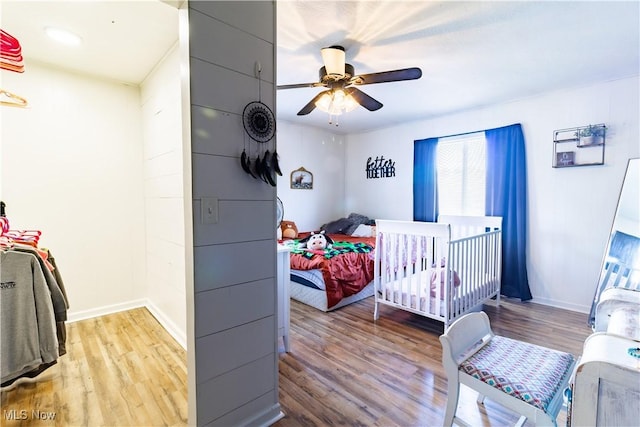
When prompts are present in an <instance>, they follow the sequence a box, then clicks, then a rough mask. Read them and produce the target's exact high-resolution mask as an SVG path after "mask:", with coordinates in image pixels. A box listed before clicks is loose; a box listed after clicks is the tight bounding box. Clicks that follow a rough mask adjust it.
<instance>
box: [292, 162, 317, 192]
mask: <svg viewBox="0 0 640 427" xmlns="http://www.w3.org/2000/svg"><path fill="white" fill-rule="evenodd" d="M291 188H293V189H294V190H312V189H313V174H312V173H311V172H309V171H308V170H306V169H305V168H303V167H302V166H301V167H300V168H298V169H296V170H294V171H293V172H291Z"/></svg>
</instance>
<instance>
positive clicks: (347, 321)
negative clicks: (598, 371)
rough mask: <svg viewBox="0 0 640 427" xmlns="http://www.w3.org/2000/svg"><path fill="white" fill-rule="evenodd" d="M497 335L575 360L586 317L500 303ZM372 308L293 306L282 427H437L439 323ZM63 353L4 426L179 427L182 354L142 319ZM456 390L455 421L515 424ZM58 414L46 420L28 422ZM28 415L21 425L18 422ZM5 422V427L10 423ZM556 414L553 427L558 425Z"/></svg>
mask: <svg viewBox="0 0 640 427" xmlns="http://www.w3.org/2000/svg"><path fill="white" fill-rule="evenodd" d="M485 311H486V312H487V313H488V314H489V317H490V318H491V322H492V327H493V329H494V332H496V333H497V334H500V335H504V336H509V337H512V338H517V339H521V340H523V341H527V342H531V343H534V344H539V345H544V346H547V347H551V348H555V349H558V350H563V351H568V352H571V353H573V354H576V355H577V354H580V353H581V351H582V342H583V341H584V339H585V338H586V337H587V336H588V335H589V333H590V329H589V328H588V327H587V325H586V314H580V313H574V312H570V311H565V310H560V309H555V308H552V307H547V306H542V305H537V304H532V303H520V302H518V301H505V300H504V299H503V300H502V303H501V305H500V307H497V308H496V307H495V306H493V305H486V306H485ZM372 317H373V298H368V299H366V300H364V301H361V302H358V303H355V304H352V305H350V306H347V307H344V308H342V309H340V310H337V311H335V312H331V313H323V312H320V311H318V310H316V309H314V308H312V307H309V306H306V305H304V304H301V303H299V302H297V301H293V300H292V301H291V336H290V341H291V352H290V353H284V346H283V344H282V342H280V353H279V359H280V362H279V363H280V377H279V378H280V402H281V404H282V407H283V411H284V412H285V417H284V418H283V419H281V420H280V421H278V422H277V423H276V424H275V426H276V427H290V426H328V425H344V426H385V427H386V426H389V427H391V426H403V427H405V426H437V425H440V424H441V423H442V419H443V417H444V408H445V405H446V378H445V376H444V372H443V370H442V366H441V361H440V359H441V347H440V342H439V341H438V336H439V335H440V333H441V332H442V329H441V328H442V326H441V324H439V323H437V322H433V321H430V320H428V319H425V318H422V317H419V316H416V315H413V314H410V313H407V312H404V311H400V310H393V309H391V308H389V307H382V309H381V317H380V319H379V320H378V321H377V322H375V323H374V322H373V320H372ZM67 330H68V337H67V351H68V353H67V354H66V355H64V356H62V357H61V358H60V360H59V362H58V364H57V365H55V366H53V367H51V368H49V369H48V370H46V371H45V372H43V373H42V374H41V375H40V376H38V377H37V378H36V381H35V382H33V383H29V384H19V385H17V386H16V387H15V388H13V389H11V390H8V391H4V390H3V391H2V393H1V403H2V418H1V425H2V426H33V425H42V426H53V425H55V426H88V427H97V426H156V425H186V424H187V389H186V379H187V372H186V355H185V351H184V350H183V349H182V348H181V347H180V346H179V345H178V344H177V343H176V342H175V341H174V340H173V339H172V338H171V336H170V335H169V334H168V333H167V332H166V331H165V330H164V329H163V328H162V327H161V326H160V324H159V323H158V322H157V321H156V320H155V319H154V318H153V316H152V315H151V314H150V313H149V312H148V311H147V310H146V309H136V310H131V311H126V312H121V313H116V314H112V315H108V316H103V317H99V318H95V319H89V320H84V321H81V322H76V323H71V324H69V325H68V327H67ZM475 399H476V396H475V394H474V393H473V392H471V391H469V390H465V389H463V392H462V394H461V399H460V408H461V409H460V411H461V412H459V415H461V416H462V418H464V419H466V420H467V422H469V423H470V424H471V425H474V426H496V425H499V426H502V425H507V424H512V425H513V424H514V423H515V422H516V421H517V419H518V417H517V416H516V415H514V414H512V413H509V412H507V411H505V410H503V409H502V408H501V407H498V406H497V405H495V404H493V403H492V402H490V401H488V400H487V401H485V406H482V405H478V404H477V403H476V400H475ZM21 411H25V412H21ZM38 413H39V414H41V416H43V417H46V416H47V415H49V416H50V414H55V415H54V418H53V419H48V420H45V419H37V418H36V417H37V415H38ZM23 414H24V415H25V419H15V418H21V417H22V416H23ZM12 417H13V418H14V419H9V418H12ZM565 420H566V414H565V413H564V412H561V414H560V416H559V417H558V425H564V424H565Z"/></svg>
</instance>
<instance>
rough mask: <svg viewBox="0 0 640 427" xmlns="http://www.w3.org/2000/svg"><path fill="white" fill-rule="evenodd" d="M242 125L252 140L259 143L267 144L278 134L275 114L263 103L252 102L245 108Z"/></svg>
mask: <svg viewBox="0 0 640 427" xmlns="http://www.w3.org/2000/svg"><path fill="white" fill-rule="evenodd" d="M242 124H243V125H244V130H245V131H246V132H247V134H248V135H249V136H250V137H251V139H253V140H255V141H258V142H267V141H269V140H271V138H273V136H274V135H275V133H276V120H275V117H274V115H273V112H272V111H271V110H270V109H269V107H267V106H266V105H265V104H263V103H262V102H258V101H254V102H250V103H249V104H247V106H246V107H244V111H243V112H242Z"/></svg>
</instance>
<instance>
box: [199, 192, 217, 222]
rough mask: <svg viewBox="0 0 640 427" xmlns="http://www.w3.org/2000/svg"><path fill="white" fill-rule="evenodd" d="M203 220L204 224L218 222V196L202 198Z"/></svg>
mask: <svg viewBox="0 0 640 427" xmlns="http://www.w3.org/2000/svg"><path fill="white" fill-rule="evenodd" d="M201 204H202V222H203V223H204V224H216V223H217V222H218V198H217V197H203V198H202V203H201Z"/></svg>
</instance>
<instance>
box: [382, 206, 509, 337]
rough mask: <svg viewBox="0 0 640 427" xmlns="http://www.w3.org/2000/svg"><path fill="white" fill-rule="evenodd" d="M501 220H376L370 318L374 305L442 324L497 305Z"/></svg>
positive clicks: (463, 218)
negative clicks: (492, 302) (490, 302)
mask: <svg viewBox="0 0 640 427" xmlns="http://www.w3.org/2000/svg"><path fill="white" fill-rule="evenodd" d="M501 242H502V218H500V217H477V216H475V217H474V216H440V217H439V218H438V222H437V223H432V222H415V221H389V220H377V221H376V243H375V248H376V250H375V257H374V273H375V274H374V295H375V308H374V320H377V319H378V318H379V315H380V310H379V306H380V304H383V305H388V306H392V307H394V308H397V309H402V310H406V311H410V312H412V313H416V314H419V315H421V316H425V317H429V318H431V319H435V320H438V321H441V322H443V324H444V328H445V330H446V329H447V328H448V327H449V325H450V324H451V323H452V322H453V321H454V320H456V319H457V318H459V317H460V316H462V315H464V314H466V313H469V312H471V311H477V310H479V309H481V306H482V304H483V303H484V302H486V301H488V300H489V299H491V298H493V297H495V298H496V303H497V304H499V302H500V280H501V272H500V271H501V259H502V257H501V251H502V244H501Z"/></svg>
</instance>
